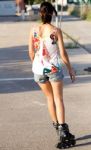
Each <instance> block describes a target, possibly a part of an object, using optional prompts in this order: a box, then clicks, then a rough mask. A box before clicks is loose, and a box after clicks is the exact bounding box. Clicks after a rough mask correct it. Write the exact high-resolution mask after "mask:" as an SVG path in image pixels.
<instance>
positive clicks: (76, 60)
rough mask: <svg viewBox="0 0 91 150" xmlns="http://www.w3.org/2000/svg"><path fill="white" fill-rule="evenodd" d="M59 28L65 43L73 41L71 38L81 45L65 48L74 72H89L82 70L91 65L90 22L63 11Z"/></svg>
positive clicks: (78, 73) (79, 73)
mask: <svg viewBox="0 0 91 150" xmlns="http://www.w3.org/2000/svg"><path fill="white" fill-rule="evenodd" d="M61 28H62V31H63V33H64V43H65V44H66V45H67V43H68V45H69V43H74V42H73V41H72V40H71V39H73V40H75V41H77V42H78V43H79V44H80V45H82V46H80V47H78V48H77V47H76V48H73V49H72V47H71V48H70V46H71V45H70V46H69V48H68V49H67V52H68V54H69V56H70V60H71V62H72V64H73V67H74V69H75V70H76V74H77V75H81V74H83V75H84V74H91V72H88V71H84V69H85V68H88V67H91V54H90V53H91V34H90V33H91V22H88V21H83V20H80V18H76V17H73V16H69V15H68V14H67V12H66V13H65V12H64V14H63V20H62V23H61ZM70 38H71V39H70ZM83 47H85V48H83Z"/></svg>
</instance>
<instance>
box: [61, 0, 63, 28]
mask: <svg viewBox="0 0 91 150" xmlns="http://www.w3.org/2000/svg"><path fill="white" fill-rule="evenodd" d="M60 15H61V16H60V27H61V23H62V16H63V0H62V3H61V14H60Z"/></svg>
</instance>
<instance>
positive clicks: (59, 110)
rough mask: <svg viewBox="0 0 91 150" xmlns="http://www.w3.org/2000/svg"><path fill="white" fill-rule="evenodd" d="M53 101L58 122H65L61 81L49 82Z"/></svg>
mask: <svg viewBox="0 0 91 150" xmlns="http://www.w3.org/2000/svg"><path fill="white" fill-rule="evenodd" d="M51 86H52V90H53V95H54V101H55V105H56V114H57V119H58V123H59V124H63V123H65V109H64V103H63V82H62V81H58V82H51Z"/></svg>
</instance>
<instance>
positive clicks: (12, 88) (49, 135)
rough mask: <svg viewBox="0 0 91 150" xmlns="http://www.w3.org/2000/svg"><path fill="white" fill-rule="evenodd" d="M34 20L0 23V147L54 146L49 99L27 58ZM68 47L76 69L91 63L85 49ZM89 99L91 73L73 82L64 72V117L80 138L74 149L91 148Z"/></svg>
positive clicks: (49, 148)
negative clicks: (39, 84) (35, 77)
mask: <svg viewBox="0 0 91 150" xmlns="http://www.w3.org/2000/svg"><path fill="white" fill-rule="evenodd" d="M34 24H36V22H35V23H34V22H14V21H13V22H12V21H11V22H10V21H9V22H5V21H4V22H2V23H1V24H0V150H43V149H44V150H56V148H55V147H54V145H55V143H56V139H57V137H56V133H55V131H54V129H53V127H52V123H51V120H50V116H49V114H48V110H47V105H46V99H45V97H44V95H43V93H42V92H41V91H40V89H39V87H38V86H37V84H36V83H35V82H34V81H33V74H32V71H31V62H30V60H29V57H28V37H29V30H30V27H31V28H32V27H33V26H34ZM67 51H68V53H69V57H70V59H71V62H72V63H73V65H74V67H75V69H76V70H79V69H81V68H84V67H85V65H86V66H88V65H89V64H90V63H91V62H90V58H89V57H90V54H89V53H87V52H86V51H84V50H83V49H70V50H67ZM78 74H79V73H78ZM90 99H91V75H88V74H86V75H84V74H81V75H80V76H77V80H76V82H75V83H74V84H72V83H71V81H70V79H69V77H68V76H67V74H66V77H65V79H64V102H65V106H66V120H67V122H68V123H69V125H70V129H71V130H72V131H73V133H74V134H75V135H76V138H77V145H76V147H74V148H72V149H73V150H91V115H90V114H91V107H90V106H91V100H90Z"/></svg>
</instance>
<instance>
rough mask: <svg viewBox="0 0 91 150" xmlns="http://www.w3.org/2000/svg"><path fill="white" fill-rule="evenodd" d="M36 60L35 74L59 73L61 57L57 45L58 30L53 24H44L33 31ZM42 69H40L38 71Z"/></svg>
mask: <svg viewBox="0 0 91 150" xmlns="http://www.w3.org/2000/svg"><path fill="white" fill-rule="evenodd" d="M33 41H34V49H35V58H34V63H33V72H35V73H38V74H44V73H45V72H46V71H45V70H48V72H46V73H53V72H56V71H58V69H59V66H60V63H59V55H58V45H57V28H56V27H55V26H53V25H51V24H43V25H40V26H39V27H37V28H34V31H33ZM36 68H40V69H38V70H37V69H36Z"/></svg>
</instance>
